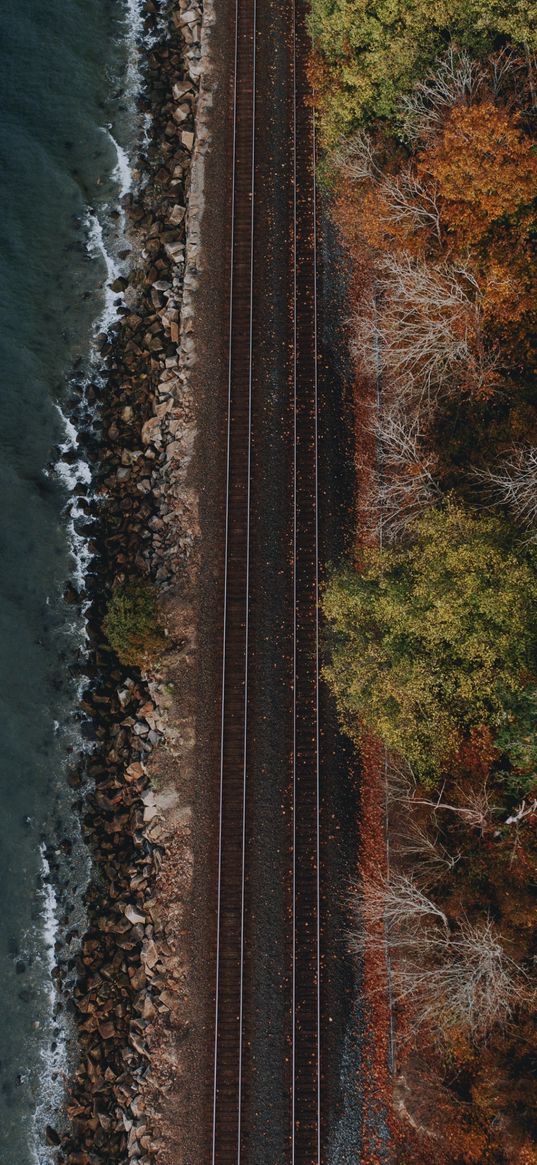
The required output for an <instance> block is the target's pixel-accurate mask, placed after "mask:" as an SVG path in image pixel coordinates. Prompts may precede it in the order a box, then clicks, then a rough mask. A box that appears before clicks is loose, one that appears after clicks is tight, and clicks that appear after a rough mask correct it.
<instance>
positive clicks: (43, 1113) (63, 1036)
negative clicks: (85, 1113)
mask: <svg viewBox="0 0 537 1165" xmlns="http://www.w3.org/2000/svg"><path fill="white" fill-rule="evenodd" d="M39 849H40V855H41V899H42V906H41V917H40V930H41V934H40V939H41V942H40V946H41V951H42V954H41V959H42V964H43V970H44V973H45V993H46V996H47V1015H46V1018H45V1022H44V1037H45V1038H44V1040H43V1043H42V1046H41V1049H40V1057H41V1064H40V1070H39V1100H38V1103H37V1106H36V1109H35V1113H34V1119H33V1129H32V1138H31V1151H32V1157H33V1160H34V1163H35V1165H54V1161H55V1157H56V1154H55V1152H54V1150H53V1149H52V1148H50V1149H49V1148H47V1146H46V1144H45V1143H44V1137H43V1132H44V1127H45V1125H46V1124H47V1123H48V1122H52V1123H54V1121H55V1119H56V1118H57V1114H58V1112H59V1111H60V1109H61V1106H62V1101H63V1098H64V1090H65V1085H64V1081H65V1078H66V1074H67V1067H68V1050H67V1049H68V1036H69V1033H68V1030H67V1027H66V1024H65V1021H62V1020H60V1018H59V1016H58V1015H57V1014H56V1003H57V993H56V987H55V984H54V978H53V971H54V967H55V965H56V942H57V939H58V934H59V922H58V901H57V897H56V891H55V888H54V885H53V882H52V879H51V873H50V866H49V863H48V860H47V856H46V848H45V845H44V844H43V843H42V844H41V845H40V847H39Z"/></svg>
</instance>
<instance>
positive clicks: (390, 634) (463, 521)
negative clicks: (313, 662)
mask: <svg viewBox="0 0 537 1165" xmlns="http://www.w3.org/2000/svg"><path fill="white" fill-rule="evenodd" d="M532 553H533V552H531V551H527V550H525V549H521V548H519V547H517V546H516V544H514V543H513V540H512V536H511V535H510V533H509V528H508V526H507V525H506V524H505V523H503V522H502V521H501V520H500V519H497V518H484V517H477V516H475V515H473V514H472V513H470V512H468V511H466V510H463V509H462V508H460V507H457V506H455V505H453V504H449V505H447V506H446V507H445V508H444V509H443V510H431V511H429V512H428V513H426V514H425V515H424V517H422V518H421V519H420V521H419V522H418V523H416V527H415V541H414V542H413V543H412V545H411V546H410V547H407V548H406V549H403V550H401V549H389V550H384V551H370V552H368V554H367V557H366V559H365V562H364V565H363V569H362V570H361V571H359V572H357V571H356V570H354V569H350V568H345V569H343V570H339V571H338V572H337V573H335V574H334V575H333V577H332V578H331V580H330V582H329V584H328V585H327V587H326V590H325V595H324V612H325V615H326V618H327V620H328V623H329V625H330V628H331V652H330V660H329V662H328V663H327V665H326V676H327V678H328V680H329V682H330V684H331V686H332V689H333V691H334V692H335V695H336V699H337V702H338V707H339V712H340V715H341V719H342V721H343V724H344V726H345V728H346V729H347V731H348V732H349V733H350V734H351V735H352V736H353V737H354V738H355V739H357V738H359V737H360V735H361V734H362V733H363V731H364V730H370V731H373V732H375V733H376V734H377V735H378V736H379V737H380V738H381V739H382V741H383V742H384V744H385V745H386V746H387V747H389V748H390V749H393V750H394V751H396V752H397V753H399V754H400V755H402V756H404V757H405V758H406V759H407V760H408V761H409V762H410V763H411V764H412V765H413V767H414V769H415V771H416V774H417V775H418V776H419V777H420V778H421V779H423V780H426V781H430V782H432V783H434V781H435V780H436V779H437V778H438V777H439V775H440V774H441V773H442V772H443V771H446V770H447V769H448V768H449V765H450V763H453V761H454V758H455V756H456V755H457V752H458V750H459V749H460V747H461V745H462V744H463V742H464V740H465V739H467V738H468V736H469V735H470V733H471V731H472V729H475V727H476V726H481V725H483V726H487V727H488V728H490V729H491V730H492V733H493V736H495V735H496V734H497V733H500V732H501V731H502V728H503V727H504V726H505V717H506V709H507V708H509V709H510V711H509V713H508V714H509V716H510V718H511V720H512V718H513V716H514V717H515V718H516V711H515V712H513V709H516V706H517V697H518V695H519V694H520V693H521V692H522V691H523V690H524V689H525V688H526V687H527V686H528V685H530V684H533V683H534V680H533V673H534V669H535V661H536V648H537V643H536V635H535V630H534V622H535V615H536V613H537V576H536V573H535V570H534V565H533V563H532V561H531V554H532Z"/></svg>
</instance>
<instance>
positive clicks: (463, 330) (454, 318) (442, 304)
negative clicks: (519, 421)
mask: <svg viewBox="0 0 537 1165" xmlns="http://www.w3.org/2000/svg"><path fill="white" fill-rule="evenodd" d="M378 271H379V274H378V279H377V295H376V297H375V300H374V303H373V304H372V306H371V309H370V310H369V311H367V312H363V313H362V314H361V315H360V316H359V317H356V318H355V320H354V332H353V338H352V347H353V351H354V353H355V355H356V356H357V357H358V358H359V360H360V361H361V363H362V365H363V366H364V367H365V368H366V370H367V371H368V372H370V373H372V374H374V375H379V374H382V373H384V374H387V376H388V379H389V382H393V381H400V382H401V383H403V382H405V381H406V382H407V383H408V384H411V385H412V386H413V388H414V391H415V393H416V395H417V397H418V398H419V399H424V398H425V399H427V400H429V401H430V400H433V401H436V400H437V399H438V398H439V397H441V396H446V395H447V396H449V395H451V394H453V393H455V392H457V393H468V394H470V395H473V396H476V397H486V396H488V395H490V393H491V392H492V391H493V389H494V388H495V387H496V382H497V379H498V371H497V365H498V353H497V352H496V350H495V349H494V347H493V346H491V345H489V344H487V343H486V340H485V335H484V329H483V308H482V297H481V290H480V286H479V283H478V281H477V279H476V277H475V275H474V274H473V273H472V271H470V270H469V269H468V268H465V267H463V266H455V265H452V264H447V263H436V264H433V263H426V262H424V261H420V260H418V259H414V258H412V257H410V256H409V255H404V254H402V255H395V254H393V255H390V254H388V255H385V256H383V257H382V259H381V260H379V263H378Z"/></svg>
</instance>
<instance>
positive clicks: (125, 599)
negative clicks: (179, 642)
mask: <svg viewBox="0 0 537 1165" xmlns="http://www.w3.org/2000/svg"><path fill="white" fill-rule="evenodd" d="M103 628H104V631H105V634H106V637H107V639H108V642H109V643H110V646H111V647H113V649H114V651H115V653H116V655H117V657H118V659H119V661H120V662H121V663H123V664H125V665H126V666H127V667H131V666H134V667H143V666H144V664H147V663H149V662H150V660H151V659H153V658H154V657H155V656H156V655H157V654H158V652H159V651H160V650H161V649H162V646H163V643H164V635H163V631H162V627H161V626H160V624H159V620H158V615H157V605H156V596H155V591H154V589H153V587H151V586H150V585H149V584H148V583H147V582H145V581H144V580H143V579H131V580H129V581H127V582H124V583H121V584H117V585H116V586H114V589H113V591H112V594H111V596H110V599H109V601H108V605H107V608H106V615H105V618H104V623H103Z"/></svg>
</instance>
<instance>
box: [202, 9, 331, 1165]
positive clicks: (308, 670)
mask: <svg viewBox="0 0 537 1165" xmlns="http://www.w3.org/2000/svg"><path fill="white" fill-rule="evenodd" d="M268 3H269V0H236V6H235V73H234V87H233V165H232V184H231V185H232V191H231V245H230V280H229V367H228V402H227V467H226V519H225V521H226V531H225V564H224V612H223V656H222V702H221V749H220V803H219V844H218V851H219V852H218V889H217V936H216V991H215V995H216V1011H215V1040H214V1079H213V1129H212V1165H231V1163H232V1162H233V1163H234V1165H240V1163H241V1162H244V1165H262V1163H261V1162H260V1161H259V1160H256V1161H253V1160H251V1159H250V1157H249V1153H248V1129H247V1127H245V1121H246V1120H247V1115H246V1113H247V1106H246V1104H245V1094H247V1093H248V1086H249V1081H248V1079H247V1074H248V1057H247V1054H246V1051H247V1048H248V1046H249V1033H248V1032H247V1030H246V1019H245V1015H246V1009H245V992H246V991H247V989H248V987H247V984H248V977H249V976H251V974H252V971H254V972H255V960H256V958H258V957H259V952H257V951H256V949H255V946H253V945H252V943H251V942H250V941H249V935H248V912H247V908H246V906H247V902H246V899H247V894H246V890H247V884H248V862H249V858H248V854H249V849H248V804H249V767H250V766H249V751H250V737H251V734H252V727H251V711H250V702H249V684H250V667H251V649H250V636H251V627H250V620H251V553H252V540H251V527H252V469H253V461H252V444H253V439H254V437H255V434H253V432H252V424H253V417H255V407H254V406H255V401H254V399H253V397H254V394H255V392H256V391H259V388H258V387H257V388H256V377H255V364H256V337H255V331H254V320H255V312H256V303H255V279H254V256H255V238H256V196H257V190H256V175H257V164H256V163H257V158H256V136H257V122H256V118H257V109H258V87H259V86H261V85H262V84H263V78H262V77H260V76H259V73H258V68H257V33H256V30H257V24H258V8H260V6H261V4H264V5H265V7H267V5H268ZM265 15H266V14H265ZM292 18H293V19H292V30H291V37H290V44H289V46H288V70H289V86H290V92H291V93H292V115H291V121H290V127H289V141H288V143H287V148H288V150H289V151H290V154H291V159H292V164H291V174H292V181H293V191H292V204H293V205H292V234H293V241H292V248H291V258H292V262H291V270H290V273H289V290H290V301H291V303H290V309H291V313H292V352H291V354H290V358H289V361H290V363H289V370H290V380H289V383H290V385H291V395H292V400H291V401H290V406H291V416H292V449H291V458H290V466H291V471H290V477H291V480H290V482H289V487H290V489H291V491H292V527H293V528H292V547H293V563H292V590H293V594H292V628H291V637H292V757H291V760H290V781H291V789H292V793H291V815H292V853H291V859H290V868H289V873H288V877H289V899H290V915H291V936H290V945H289V952H290V962H291V967H290V969H289V975H288V982H289V994H290V1000H289V1050H290V1051H289V1057H288V1060H289V1063H288V1064H286V1063H284V1062H282V1064H281V1076H282V1083H285V1085H286V1087H287V1088H288V1093H289V1095H288V1118H287V1119H288V1129H289V1133H288V1160H289V1161H290V1162H292V1165H295V1163H296V1165H315V1163H318V1165H320V1161H321V1065H320V1049H321V1043H320V1038H321V1009H320V886H319V868H320V866H319V695H318V691H319V625H318V588H319V532H318V517H317V512H318V481H317V298H316V294H317V293H316V286H317V283H316V264H317V249H316V205H315V180H314V178H315V173H314V171H315V140H314V127H313V118H312V112H311V109H310V108H309V107H308V106H307V105H306V103H305V100H304V98H305V95H306V93H307V79H306V72H305V67H306V60H307V49H308V38H307V31H306V25H305V18H306V7H305V4H304V2H303V0H294V2H293V7H292ZM280 259H281V262H282V264H284V265H286V264H287V258H286V256H280ZM282 424H283V422H282ZM282 439H284V438H283V435H282ZM285 439H287V438H285ZM267 1165H273V1163H272V1162H270V1163H269V1161H268V1160H267Z"/></svg>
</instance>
